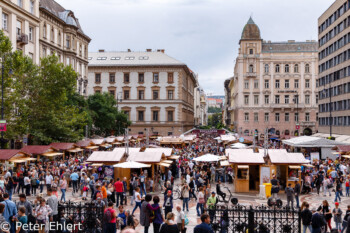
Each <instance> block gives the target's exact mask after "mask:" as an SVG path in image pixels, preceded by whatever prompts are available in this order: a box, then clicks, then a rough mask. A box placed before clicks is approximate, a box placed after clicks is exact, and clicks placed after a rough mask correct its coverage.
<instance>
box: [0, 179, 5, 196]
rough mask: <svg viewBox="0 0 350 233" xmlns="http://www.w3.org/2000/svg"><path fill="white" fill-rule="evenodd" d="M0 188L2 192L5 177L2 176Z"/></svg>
mask: <svg viewBox="0 0 350 233" xmlns="http://www.w3.org/2000/svg"><path fill="white" fill-rule="evenodd" d="M0 189H1V191H2V192H4V191H5V178H4V177H3V176H1V177H0Z"/></svg>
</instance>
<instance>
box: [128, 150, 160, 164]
mask: <svg viewBox="0 0 350 233" xmlns="http://www.w3.org/2000/svg"><path fill="white" fill-rule="evenodd" d="M162 155H163V153H162V152H154V151H151V152H136V151H133V152H129V157H128V161H135V162H139V163H159V162H160V161H161V160H162Z"/></svg>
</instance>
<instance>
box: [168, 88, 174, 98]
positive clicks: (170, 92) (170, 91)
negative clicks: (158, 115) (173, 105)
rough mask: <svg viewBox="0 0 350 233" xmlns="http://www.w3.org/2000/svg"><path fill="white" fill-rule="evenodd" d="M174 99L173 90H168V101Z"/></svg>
mask: <svg viewBox="0 0 350 233" xmlns="http://www.w3.org/2000/svg"><path fill="white" fill-rule="evenodd" d="M172 99H174V91H173V90H169V91H168V100H172Z"/></svg>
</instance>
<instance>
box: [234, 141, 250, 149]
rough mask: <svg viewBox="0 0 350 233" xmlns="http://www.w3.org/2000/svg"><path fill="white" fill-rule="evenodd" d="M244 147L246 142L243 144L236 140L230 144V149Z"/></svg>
mask: <svg viewBox="0 0 350 233" xmlns="http://www.w3.org/2000/svg"><path fill="white" fill-rule="evenodd" d="M246 147H247V145H246V144H243V143H240V142H237V143H235V144H232V145H231V148H232V149H243V148H246Z"/></svg>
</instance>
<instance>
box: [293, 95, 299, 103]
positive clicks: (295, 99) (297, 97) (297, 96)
mask: <svg viewBox="0 0 350 233" xmlns="http://www.w3.org/2000/svg"><path fill="white" fill-rule="evenodd" d="M293 101H294V103H295V104H298V103H299V95H295V96H294V100H293Z"/></svg>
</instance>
